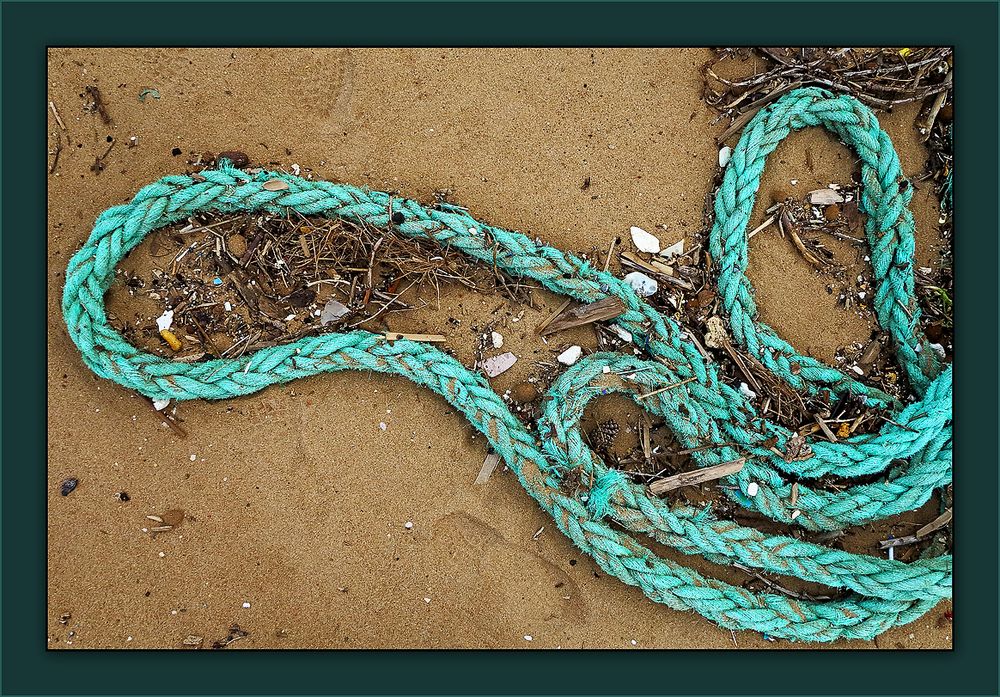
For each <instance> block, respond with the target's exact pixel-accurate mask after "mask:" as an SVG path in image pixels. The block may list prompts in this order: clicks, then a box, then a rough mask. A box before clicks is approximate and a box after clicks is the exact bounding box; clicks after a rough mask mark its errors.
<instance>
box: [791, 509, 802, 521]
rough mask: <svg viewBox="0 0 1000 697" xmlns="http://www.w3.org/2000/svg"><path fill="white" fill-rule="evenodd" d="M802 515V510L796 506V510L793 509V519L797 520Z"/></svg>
mask: <svg viewBox="0 0 1000 697" xmlns="http://www.w3.org/2000/svg"><path fill="white" fill-rule="evenodd" d="M800 515H802V511H800V510H799V509H797V508H796V509H795V510H794V511H792V520H795V519H796V518H798V517H799V516H800Z"/></svg>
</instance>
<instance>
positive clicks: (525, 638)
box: [524, 634, 532, 641]
mask: <svg viewBox="0 0 1000 697" xmlns="http://www.w3.org/2000/svg"><path fill="white" fill-rule="evenodd" d="M524 640H525V641H531V640H532V636H531V635H530V634H525V635H524Z"/></svg>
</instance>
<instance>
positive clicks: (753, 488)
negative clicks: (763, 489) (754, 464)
mask: <svg viewBox="0 0 1000 697" xmlns="http://www.w3.org/2000/svg"><path fill="white" fill-rule="evenodd" d="M759 488H760V487H758V486H757V482H750V483H749V484H747V496H749V497H750V498H753V497H754V496H756V495H757V490H758V489H759Z"/></svg>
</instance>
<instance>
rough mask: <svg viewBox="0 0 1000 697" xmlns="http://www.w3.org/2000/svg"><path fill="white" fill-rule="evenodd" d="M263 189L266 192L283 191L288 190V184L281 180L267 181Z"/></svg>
mask: <svg viewBox="0 0 1000 697" xmlns="http://www.w3.org/2000/svg"><path fill="white" fill-rule="evenodd" d="M263 187H264V189H266V190H267V191H284V190H285V189H287V188H288V182H286V181H285V180H283V179H268V180H267V181H266V182H264V184H263Z"/></svg>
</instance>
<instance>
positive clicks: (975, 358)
mask: <svg viewBox="0 0 1000 697" xmlns="http://www.w3.org/2000/svg"><path fill="white" fill-rule="evenodd" d="M997 19H998V15H997V5H996V3H993V2H990V3H950V4H949V3H905V4H904V3H888V4H870V3H869V4H865V5H860V4H854V3H839V4H814V5H812V4H811V5H790V4H786V3H777V4H769V5H764V4H760V5H750V4H726V5H723V4H702V5H693V4H653V3H636V4H615V5H612V4H610V3H587V4H582V5H578V6H576V7H573V6H571V5H569V4H563V3H550V4H532V5H527V4H514V5H506V6H504V5H498V4H477V5H470V4H458V3H447V4H442V5H438V6H437V7H433V6H427V5H417V4H410V3H404V4H390V3H380V4H377V5H353V4H338V5H329V4H317V3H306V4H301V5H297V6H293V5H290V4H282V3H278V2H266V3H201V4H194V3H191V4H185V5H183V6H180V7H179V6H178V5H174V4H152V3H150V4H126V3H108V4H105V5H103V6H100V5H98V4H96V3H94V4H83V3H44V4H27V3H5V4H4V5H3V8H2V22H3V53H2V55H3V90H2V99H3V106H4V109H3V146H4V158H3V180H2V181H3V186H2V187H0V189H2V195H3V203H4V204H5V205H4V206H3V222H4V232H5V234H3V237H2V263H3V277H2V291H3V295H2V301H3V306H2V307H3V312H2V320H3V330H2V334H0V351H2V363H3V381H2V390H3V402H4V406H7V407H8V408H7V409H2V407H0V410H2V411H0V415H2V417H3V436H4V437H3V451H2V452H3V475H2V484H3V487H2V497H3V498H2V502H3V511H2V522H3V537H2V541H3V567H2V568H3V571H4V574H3V579H2V583H3V588H2V593H3V597H2V601H3V626H2V638H3V643H2V649H3V656H2V668H3V678H2V694H125V693H138V692H139V691H140V690H142V689H152V690H154V691H155V692H156V693H159V694H190V693H199V694H241V693H242V694H280V693H283V692H284V693H299V694H317V693H334V692H339V693H356V694H359V693H369V694H370V693H411V694H421V693H424V694H426V693H456V692H470V693H471V692H477V691H480V692H482V691H485V692H490V693H509V694H515V693H529V692H530V693H577V694H598V693H603V694H611V693H616V692H617V693H632V694H642V693H645V694H651V693H672V694H699V693H701V694H727V693H732V694H793V693H797V694H807V693H810V692H812V693H816V694H820V693H822V694H852V693H867V694H954V693H962V694H990V695H996V694H997V627H998V616H997V493H998V492H997V463H998V458H997V452H998V451H997V436H996V433H997V432H996V427H997V389H998V387H1000V384H998V379H997V378H998V373H997V338H998V333H997V324H996V320H997V307H998V305H997V268H998V253H997V251H998V247H997V196H996V194H997ZM748 43H752V44H758V45H801V44H807V45H809V44H837V45H848V46H852V45H853V46H865V45H900V46H904V45H905V46H913V45H954V46H956V60H957V65H958V67H959V69H958V71H957V79H956V83H957V84H956V91H955V94H956V97H957V100H958V102H959V104H958V113H959V114H960V116H959V119H958V123H959V131H958V134H957V137H956V143H957V154H956V161H957V162H958V163H959V167H958V169H959V174H958V177H956V179H955V183H956V187H957V188H956V192H955V202H956V203H955V208H956V210H957V216H956V217H957V221H958V226H957V229H958V230H960V231H961V232H960V236H959V239H958V244H957V249H956V254H957V264H958V268H959V273H957V274H956V285H957V289H956V297H957V298H958V304H957V312H958V315H959V318H958V321H957V322H956V326H957V328H958V336H957V337H956V348H957V355H958V356H959V358H958V360H956V362H955V379H956V385H955V395H956V400H957V402H958V404H957V411H958V413H959V414H960V416H959V418H958V420H957V422H956V424H955V435H956V439H957V441H958V442H959V445H958V447H956V449H955V456H956V458H957V459H958V464H957V467H956V470H957V472H958V474H957V482H958V487H957V488H958V491H959V492H960V494H959V497H958V500H959V503H960V505H959V506H958V508H957V509H956V511H957V513H956V515H957V518H958V522H957V526H958V528H959V529H961V534H960V535H958V537H957V543H958V550H957V554H956V565H957V570H956V579H957V581H958V583H957V586H958V590H957V592H956V598H957V599H956V603H955V604H956V615H957V621H956V624H955V646H956V649H955V650H954V651H935V652H920V653H919V654H909V653H904V652H854V651H852V652H818V651H805V652H800V651H795V652H784V651H774V652H756V653H754V652H746V653H743V652H735V651H732V652H729V651H727V652H627V653H625V652H612V651H608V652H587V653H583V652H565V653H563V652H473V651H462V652H457V651H440V652H369V651H351V652H347V651H340V652H247V651H231V652H220V653H216V652H171V653H167V652H110V651H107V652H46V651H45V649H44V647H45V634H44V625H45V590H46V581H45V568H46V567H45V559H44V551H45V539H46V538H45V526H46V519H45V510H44V506H45V503H44V501H45V498H44V482H45V458H46V451H45V443H46V441H45V439H46V411H45V394H46V384H45V355H46V352H45V342H46V336H45V326H46V324H45V320H46V305H45V293H46V284H45V275H46V273H47V270H46V258H45V257H46V255H45V240H46V216H45V211H46V205H45V195H46V193H45V187H46V174H45V163H46V160H45V158H44V157H42V156H41V155H42V153H44V148H45V147H46V138H45V125H46V116H45V113H44V109H45V105H46V101H45V48H46V46H50V45H52V46H100V45H109V46H140V45H173V46H209V45H226V46H229V45H237V46H253V45H284V46H291V45H295V46H303V45H304V46H331V45H332V46H378V45H407V46H415V45H423V46H437V45H448V46H455V45H463V46H477V45H537V46H553V45H561V46H567V45H569V46H589V45H601V46H671V45H673V46H678V45H687V46H701V45H740V44H748ZM3 336H6V337H7V342H3V341H2V337H3Z"/></svg>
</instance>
